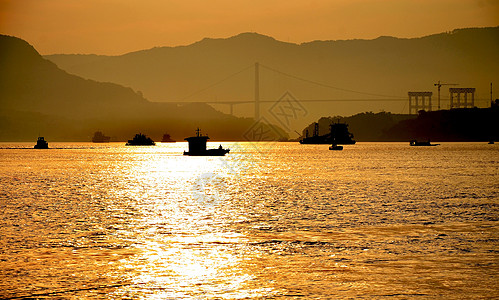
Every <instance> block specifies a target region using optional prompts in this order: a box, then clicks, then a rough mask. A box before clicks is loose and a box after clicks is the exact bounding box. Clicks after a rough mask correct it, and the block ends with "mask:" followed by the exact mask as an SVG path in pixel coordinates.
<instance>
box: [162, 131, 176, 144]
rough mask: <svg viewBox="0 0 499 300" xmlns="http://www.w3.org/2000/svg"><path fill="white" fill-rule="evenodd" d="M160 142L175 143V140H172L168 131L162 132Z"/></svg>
mask: <svg viewBox="0 0 499 300" xmlns="http://www.w3.org/2000/svg"><path fill="white" fill-rule="evenodd" d="M161 142H162V143H176V142H177V141H175V140H173V139H172V138H171V137H170V135H169V134H168V133H165V134H163V138H162V139H161Z"/></svg>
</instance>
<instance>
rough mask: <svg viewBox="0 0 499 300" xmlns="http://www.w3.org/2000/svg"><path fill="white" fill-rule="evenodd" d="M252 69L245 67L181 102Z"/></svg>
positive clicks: (250, 66)
mask: <svg viewBox="0 0 499 300" xmlns="http://www.w3.org/2000/svg"><path fill="white" fill-rule="evenodd" d="M252 67H253V65H249V66H247V67H245V68H244V69H242V70H239V71H237V72H236V73H233V74H231V75H229V76H227V77H225V78H224V79H222V80H219V81H217V82H215V83H213V84H211V85H209V86H207V87H204V88H202V89H200V90H197V91H195V92H194V93H192V94H189V95H187V96H185V97H184V98H182V99H180V100H185V99H188V98H190V97H192V96H195V95H197V94H199V93H201V92H204V91H206V90H209V89H211V88H212V87H214V86H217V85H219V84H221V83H222V82H225V81H227V80H229V79H231V78H232V77H234V76H236V75H239V74H241V73H242V72H244V71H246V70H248V69H250V68H252Z"/></svg>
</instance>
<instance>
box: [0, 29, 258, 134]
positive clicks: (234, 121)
mask: <svg viewBox="0 0 499 300" xmlns="http://www.w3.org/2000/svg"><path fill="white" fill-rule="evenodd" d="M0 70H1V72H0V141H26V140H30V141H36V137H37V135H38V134H41V135H44V136H45V137H46V138H47V139H48V140H49V141H54V140H59V141H62V140H66V141H90V138H91V136H92V135H93V133H94V131H96V130H101V131H103V132H104V133H106V134H107V135H110V136H111V137H112V138H113V139H114V140H117V141H125V140H127V139H129V138H131V137H133V135H134V134H135V133H137V132H143V133H146V134H148V135H149V136H151V137H153V138H155V139H156V140H159V139H160V138H161V136H163V134H164V133H165V132H168V133H169V134H171V136H172V137H173V138H174V139H177V140H182V139H183V138H184V137H187V136H190V135H192V134H193V133H194V130H195V129H196V127H201V129H202V130H203V132H205V133H209V134H210V135H211V137H212V139H214V140H244V133H245V132H246V131H247V130H248V129H249V128H250V127H251V126H252V124H253V120H251V119H241V118H236V117H232V116H229V115H226V114H223V113H221V112H218V111H216V110H214V109H213V108H211V107H210V106H208V105H205V104H190V105H182V106H178V105H174V104H167V103H154V102H150V101H148V100H147V99H145V98H144V97H143V96H142V94H141V93H139V92H135V91H134V90H132V89H131V88H129V87H128V88H127V87H123V86H121V85H119V84H116V83H109V82H98V81H95V80H90V79H83V78H81V77H78V76H76V75H71V74H68V73H67V72H66V71H63V70H61V69H59V68H58V67H57V66H56V65H55V64H54V63H52V62H50V61H48V60H46V59H44V58H42V56H41V55H40V54H39V53H38V52H37V51H36V50H35V49H34V48H33V47H32V46H31V45H30V44H28V43H27V42H26V41H23V40H21V39H19V38H16V37H11V36H5V35H0Z"/></svg>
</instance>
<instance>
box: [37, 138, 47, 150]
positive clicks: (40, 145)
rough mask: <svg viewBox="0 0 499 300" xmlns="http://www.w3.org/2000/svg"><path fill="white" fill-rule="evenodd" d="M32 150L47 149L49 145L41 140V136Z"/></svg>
mask: <svg viewBox="0 0 499 300" xmlns="http://www.w3.org/2000/svg"><path fill="white" fill-rule="evenodd" d="M34 148H35V149H48V148H49V143H47V141H46V140H45V139H44V138H43V136H39V137H38V140H37V141H36V145H35V147H34Z"/></svg>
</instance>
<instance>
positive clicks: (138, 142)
mask: <svg viewBox="0 0 499 300" xmlns="http://www.w3.org/2000/svg"><path fill="white" fill-rule="evenodd" d="M154 145H156V143H155V142H154V141H153V140H152V139H151V138H150V137H147V136H146V135H145V134H142V133H137V134H136V135H135V136H134V137H133V139H131V140H128V143H126V146H154Z"/></svg>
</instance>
